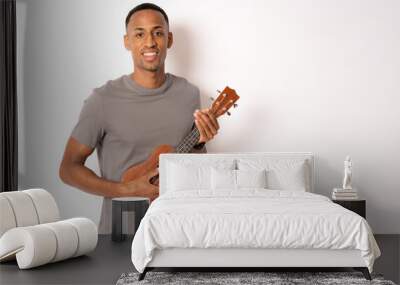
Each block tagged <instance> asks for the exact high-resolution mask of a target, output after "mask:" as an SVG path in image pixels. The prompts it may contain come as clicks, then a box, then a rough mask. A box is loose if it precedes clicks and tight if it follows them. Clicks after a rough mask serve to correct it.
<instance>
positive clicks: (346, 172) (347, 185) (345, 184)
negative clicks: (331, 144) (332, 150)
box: [343, 155, 353, 190]
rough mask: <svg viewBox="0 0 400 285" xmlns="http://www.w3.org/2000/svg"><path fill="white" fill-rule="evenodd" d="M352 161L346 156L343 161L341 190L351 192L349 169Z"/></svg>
mask: <svg viewBox="0 0 400 285" xmlns="http://www.w3.org/2000/svg"><path fill="white" fill-rule="evenodd" d="M352 165H353V163H352V161H351V158H350V156H349V155H348V156H346V160H345V161H344V178H343V190H351V189H353V188H352V187H351V176H352V173H351V169H352Z"/></svg>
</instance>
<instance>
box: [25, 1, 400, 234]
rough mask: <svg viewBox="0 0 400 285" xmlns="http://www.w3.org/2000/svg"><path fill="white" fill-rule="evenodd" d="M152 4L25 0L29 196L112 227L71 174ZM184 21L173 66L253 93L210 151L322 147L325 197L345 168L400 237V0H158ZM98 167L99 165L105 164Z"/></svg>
mask: <svg viewBox="0 0 400 285" xmlns="http://www.w3.org/2000/svg"><path fill="white" fill-rule="evenodd" d="M138 3H140V2H138V1H127V0H119V1H110V0H84V1H82V0H69V1H63V0H35V1H29V0H17V18H18V76H19V77H18V96H19V97H18V103H19V127H20V128H19V140H20V141H19V155H20V156H19V171H20V173H19V183H20V188H21V189H25V188H30V187H43V188H46V189H48V190H49V191H51V192H52V193H53V195H54V196H55V198H56V199H57V202H58V204H59V206H60V210H61V214H62V216H63V217H65V218H68V217H72V216H86V217H89V218H92V219H93V220H94V221H98V219H99V211H100V199H99V197H96V196H92V195H89V194H86V193H84V192H81V191H78V190H76V189H74V188H72V187H69V186H67V185H65V184H63V183H62V182H61V181H60V179H59V178H58V166H59V163H60V161H61V158H62V154H63V151H64V147H65V143H66V141H67V139H68V136H69V134H70V132H71V130H72V128H73V126H74V125H75V123H76V121H77V119H78V115H79V112H80V109H81V107H82V104H83V100H84V99H85V98H86V97H87V96H88V95H89V94H90V92H91V90H92V89H93V88H94V87H97V86H100V85H102V84H104V83H105V82H106V81H107V80H109V79H114V78H116V77H118V76H120V75H122V74H126V73H130V72H131V71H132V61H131V57H130V54H129V53H128V52H127V51H126V50H125V49H124V47H123V34H124V21H125V16H126V14H127V13H128V11H129V10H130V9H131V8H132V7H134V6H135V5H136V4H138ZM154 3H157V4H159V5H160V6H162V7H163V8H164V9H165V10H166V12H167V13H168V15H169V17H170V22H171V30H172V32H173V33H174V40H175V42H174V45H173V47H172V48H171V49H170V50H169V53H168V57H167V71H168V72H171V73H174V74H177V75H180V76H183V77H186V78H188V79H189V80H190V81H191V82H193V83H195V84H196V85H197V86H199V88H200V90H201V94H202V104H203V106H204V107H205V106H207V105H208V104H209V103H210V100H209V99H208V97H209V96H215V94H216V93H215V90H216V89H222V88H223V87H224V86H225V85H229V86H230V87H232V88H234V89H236V91H237V92H238V94H239V95H240V96H241V99H240V101H239V108H238V109H236V110H234V111H233V113H232V116H231V117H222V118H221V119H220V125H221V130H220V133H219V134H218V137H217V138H216V139H215V140H214V141H212V142H210V143H209V146H208V150H209V151H210V152H230V151H268V152H274V151H289V152H292V151H311V152H313V153H314V154H315V155H316V167H317V173H316V179H317V180H316V191H317V193H320V194H323V195H328V196H329V195H330V193H331V190H332V188H333V187H337V186H340V185H341V180H342V177H343V160H344V158H345V156H346V155H347V154H349V155H351V156H352V158H353V161H354V169H353V171H354V185H355V186H356V187H357V188H358V189H359V192H360V193H361V196H362V197H363V198H366V199H367V219H368V221H369V222H370V225H371V226H372V228H373V230H374V232H375V233H400V181H399V174H398V172H399V162H400V147H399V145H400V114H399V105H400V99H399V92H400V80H399V76H400V53H399V52H398V51H399V50H400V18H399V17H398V15H399V12H400V2H399V1H394V0H393V1H390V0H385V1H381V0H358V1H356V0H350V1H349V0H346V1H344V0H343V1H329V0H320V1H310V0H302V1H297V0H293V1H263V0H258V1H211V0H208V1H194V0H193V1H187V0H186V1H184V0H175V1H154ZM87 165H88V166H89V167H91V168H92V169H94V170H96V171H97V173H98V167H97V157H96V155H92V156H91V157H90V158H89V160H88V163H87Z"/></svg>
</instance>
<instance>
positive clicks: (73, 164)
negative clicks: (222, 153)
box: [59, 3, 219, 234]
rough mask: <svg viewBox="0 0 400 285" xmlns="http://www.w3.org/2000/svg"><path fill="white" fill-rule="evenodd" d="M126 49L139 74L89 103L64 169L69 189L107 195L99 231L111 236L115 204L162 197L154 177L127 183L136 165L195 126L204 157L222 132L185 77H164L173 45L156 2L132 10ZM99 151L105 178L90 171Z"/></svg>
mask: <svg viewBox="0 0 400 285" xmlns="http://www.w3.org/2000/svg"><path fill="white" fill-rule="evenodd" d="M125 25H126V35H125V36H124V44H125V48H126V49H127V50H129V51H130V52H131V54H132V59H133V65H134V71H133V73H132V74H129V75H123V76H121V77H119V78H117V79H115V80H110V81H108V82H107V83H106V84H105V85H103V86H101V87H99V88H95V89H94V90H93V93H92V94H91V95H90V96H89V97H88V98H87V99H86V100H85V102H84V106H83V108H82V111H81V113H80V116H79V120H78V123H77V124H76V126H75V127H74V129H73V130H72V133H71V136H70V138H69V140H68V142H67V145H66V148H65V152H64V156H63V159H62V162H61V165H60V170H59V175H60V178H61V180H62V181H63V182H64V183H67V184H69V185H71V186H74V187H76V188H79V189H81V190H83V191H86V192H89V193H92V194H96V195H101V196H103V197H104V199H103V206H102V213H101V218H100V225H99V233H106V234H107V233H110V232H111V198H112V197H123V196H140V197H148V198H149V199H150V201H152V200H154V199H155V198H157V197H158V194H159V192H158V186H155V185H152V184H150V183H149V178H150V177H152V176H154V175H156V174H157V171H153V172H152V173H150V174H149V175H145V176H143V177H141V178H139V179H137V180H135V181H131V182H129V183H122V182H120V181H121V176H122V174H123V172H124V171H125V170H126V169H127V168H129V167H130V166H132V165H134V164H137V163H139V162H141V161H143V160H145V159H146V158H147V157H148V156H149V155H150V153H151V152H152V150H153V149H154V148H155V147H156V146H158V145H160V144H170V145H172V146H174V147H176V146H177V145H178V143H179V142H180V141H181V140H182V139H183V138H184V137H185V135H187V134H188V133H189V132H190V130H191V129H192V127H193V120H194V122H195V125H196V126H197V128H198V129H199V132H200V139H199V143H198V145H197V146H198V147H197V148H198V149H199V150H198V151H200V152H205V148H204V143H205V142H207V141H209V140H211V139H212V138H213V137H214V136H215V135H216V134H217V131H218V129H219V125H218V122H217V120H216V118H215V116H213V115H212V114H211V113H210V112H209V110H208V109H205V110H198V109H199V108H200V95H199V89H198V88H197V87H195V86H194V85H192V84H190V83H189V82H188V81H187V80H185V79H184V78H181V77H178V76H174V75H172V74H169V73H165V68H164V61H165V58H166V55H167V49H168V48H170V47H171V46H172V42H173V36H172V33H171V32H170V31H169V21H168V17H167V15H166V13H165V12H164V11H163V10H162V9H161V8H160V7H158V6H156V5H154V4H149V3H144V4H141V5H139V6H136V7H135V8H133V9H132V10H131V11H130V12H129V14H128V16H127V17H126V21H125ZM95 148H97V155H98V160H99V166H100V172H101V177H98V176H97V175H96V174H95V173H94V172H93V171H92V170H91V169H89V168H87V167H85V165H84V164H85V161H86V159H87V157H88V156H90V155H91V154H92V153H93V151H94V149H95Z"/></svg>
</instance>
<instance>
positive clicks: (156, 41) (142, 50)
mask: <svg viewBox="0 0 400 285" xmlns="http://www.w3.org/2000/svg"><path fill="white" fill-rule="evenodd" d="M124 44H125V47H126V49H127V50H130V51H131V53H132V57H133V62H134V66H135V70H136V69H137V68H139V69H143V70H147V71H152V72H155V71H157V70H158V69H159V68H161V67H163V66H164V61H165V58H166V56H167V48H170V47H171V45H172V33H170V32H169V31H168V24H167V22H166V21H165V19H164V17H163V15H162V14H161V13H160V12H158V11H154V10H141V11H138V12H136V13H134V14H133V15H132V16H131V18H130V20H129V23H128V27H127V31H126V35H125V36H124Z"/></svg>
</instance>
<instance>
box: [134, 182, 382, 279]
mask: <svg viewBox="0 0 400 285" xmlns="http://www.w3.org/2000/svg"><path fill="white" fill-rule="evenodd" d="M165 248H276V249H278V248H293V249H357V250H360V252H361V256H362V258H363V259H364V261H365V264H366V266H367V267H368V269H369V271H370V272H372V268H373V263H374V260H375V259H376V258H377V257H379V256H380V250H379V248H378V245H377V244H376V241H375V239H374V237H373V234H372V231H371V229H370V227H369V225H368V223H367V222H366V220H365V219H364V218H362V217H361V216H359V215H357V214H355V213H353V212H351V211H349V210H347V209H344V208H342V207H341V206H339V205H337V204H335V203H333V202H332V201H331V200H330V199H328V198H327V197H325V196H321V195H318V194H313V193H308V192H299V191H283V190H265V189H241V190H240V191H230V190H228V189H227V190H226V191H222V190H218V192H211V191H201V190H190V191H189V190H188V191H182V192H170V193H166V194H164V195H161V196H160V197H159V198H158V199H156V200H155V201H154V202H153V203H152V204H151V206H150V208H149V209H148V211H147V213H146V215H145V217H144V218H143V219H142V222H141V223H140V226H139V228H138V230H137V232H136V235H135V237H134V239H133V242H132V262H133V265H134V266H135V268H136V269H137V270H138V271H139V272H143V270H144V268H145V267H146V265H147V264H148V263H149V262H150V261H151V260H152V258H153V255H154V250H155V249H165Z"/></svg>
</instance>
